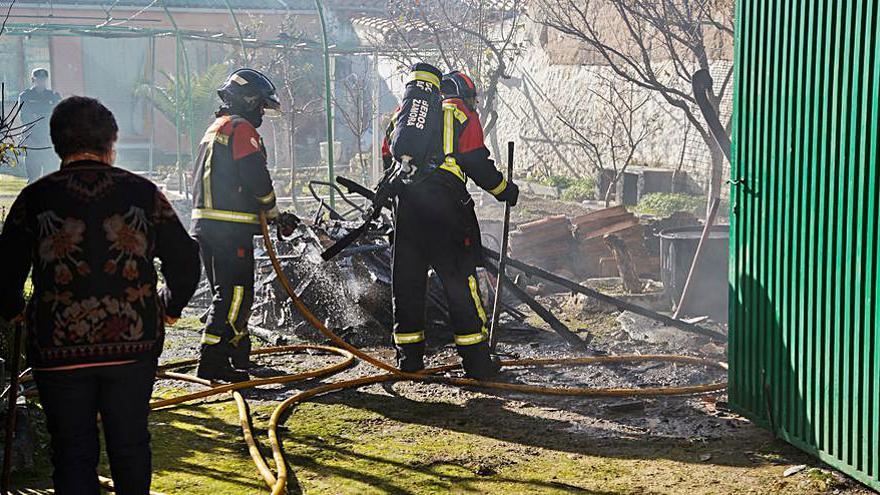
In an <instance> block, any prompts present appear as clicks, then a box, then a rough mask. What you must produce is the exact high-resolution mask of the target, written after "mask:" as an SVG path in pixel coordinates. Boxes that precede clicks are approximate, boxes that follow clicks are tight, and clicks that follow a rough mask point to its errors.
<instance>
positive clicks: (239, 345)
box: [230, 334, 254, 370]
mask: <svg viewBox="0 0 880 495" xmlns="http://www.w3.org/2000/svg"><path fill="white" fill-rule="evenodd" d="M230 357H231V358H232V367H233V368H235V369H237V370H247V369H250V368H253V367H254V363H253V361H251V336H250V335H249V334H244V335H242V336H241V338H240V339H239V340H238V342H234V343H232V350H231V351H230Z"/></svg>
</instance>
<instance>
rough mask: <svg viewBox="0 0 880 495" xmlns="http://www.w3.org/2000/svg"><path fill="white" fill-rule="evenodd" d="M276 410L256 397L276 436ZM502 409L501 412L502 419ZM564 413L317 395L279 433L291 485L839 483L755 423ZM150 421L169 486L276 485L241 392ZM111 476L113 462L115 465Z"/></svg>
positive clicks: (670, 489) (803, 488) (31, 476)
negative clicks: (644, 424) (262, 467)
mask: <svg viewBox="0 0 880 495" xmlns="http://www.w3.org/2000/svg"><path fill="white" fill-rule="evenodd" d="M175 393H178V391H175V390H173V389H170V388H166V389H164V390H162V391H161V394H162V395H164V396H168V395H173V394H175ZM483 400H484V399H481V400H480V401H483ZM485 400H488V401H489V402H494V400H493V399H485ZM273 407H274V405H273V404H267V403H255V404H254V405H253V409H252V411H253V416H254V421H255V423H256V424H255V426H256V434H257V438H258V439H260V440H261V441H262V442H263V443H265V440H264V438H265V430H264V429H263V427H264V426H265V424H266V422H267V420H268V417H269V415H270V414H271V411H272V409H273ZM489 409H492V410H497V411H498V414H494V415H491V416H493V417H489V415H487V414H486V412H487V411H488V410H489ZM554 423H555V422H554V421H552V420H551V421H548V420H546V419H544V420H534V419H533V418H532V419H530V418H528V417H525V416H522V415H519V414H516V413H514V412H510V411H508V412H505V409H504V407H503V402H501V401H497V403H476V404H468V405H467V406H464V405H458V404H452V403H445V402H418V401H411V400H408V399H405V398H403V397H400V396H389V395H387V394H383V393H376V391H375V390H374V391H370V392H348V393H344V394H340V395H332V396H328V397H325V398H322V399H319V401H318V402H316V403H308V404H305V405H303V406H301V407H300V408H299V409H298V410H296V411H295V412H294V413H293V414H292V415H291V416H290V417H289V418H288V419H287V420H286V422H285V423H284V427H283V428H281V429H280V430H279V433H280V435H281V436H282V438H283V441H284V449H285V451H286V452H287V459H288V462H289V464H290V467H291V469H292V472H293V475H294V478H293V479H292V481H291V486H290V493H308V494H399V495H404V494H434V493H517V494H520V493H523V494H525V493H547V494H563V493H591V494H630V493H632V494H635V493H693V494H710V493H711V494H716V493H768V494H769V493H822V492H824V491H825V490H828V491H833V490H834V489H838V488H839V486H838V485H836V484H835V481H834V480H829V479H828V478H827V477H822V476H818V475H810V476H801V477H798V478H793V479H788V478H783V477H782V476H781V475H782V472H783V471H784V470H785V469H786V468H787V467H789V466H790V465H792V464H797V463H800V462H805V461H806V459H805V458H804V457H803V456H802V455H801V454H799V453H798V452H796V451H794V449H792V448H791V447H788V446H786V445H784V444H782V443H780V442H776V441H774V440H773V439H772V438H771V437H770V435H769V434H767V433H765V432H763V431H762V430H758V429H757V428H754V427H751V426H746V427H745V428H744V429H743V430H742V434H741V435H739V436H737V437H735V438H730V439H725V440H724V441H708V442H696V443H692V442H687V441H678V440H665V441H664V440H660V439H657V438H651V437H650V436H643V437H639V436H638V435H635V436H629V437H625V438H624V437H621V438H611V439H609V438H596V439H588V438H585V437H584V436H583V435H572V434H571V433H570V432H569V431H568V430H567V428H566V425H563V424H554ZM560 423H562V422H560ZM150 425H151V431H152V434H153V452H154V467H155V474H154V484H153V487H154V489H155V490H157V491H160V492H163V493H168V494H177V493H180V494H190V495H195V494H206V495H207V494H210V495H216V494H221V493H222V494H251V493H254V494H257V493H265V490H264V485H263V482H262V480H261V479H260V478H259V476H258V474H257V472H256V469H255V468H254V467H253V465H252V463H251V461H250V458H249V456H248V454H247V450H246V448H245V446H244V443H243V442H242V441H241V432H240V428H239V426H238V419H237V413H236V408H235V405H234V403H233V402H232V401H230V400H225V399H221V400H215V401H211V402H208V403H202V404H198V405H193V406H186V407H180V408H175V409H171V410H166V411H161V412H157V413H155V414H153V415H152V416H151V420H150ZM43 437H45V435H43ZM266 453H267V454H269V455H270V453H269V452H268V450H267V451H266ZM46 454H47V452H46V449H45V448H43V449H42V450H41V453H40V462H39V464H38V466H37V467H35V468H34V469H33V470H31V471H29V472H26V473H18V474H17V475H16V477H15V478H16V481H15V486H16V487H19V488H24V487H28V488H45V487H48V486H49V483H48V481H47V480H48V476H49V472H50V468H49V466H48V461H47V455H46ZM101 472H102V473H108V472H109V470H108V468H107V466H106V464H104V465H103V466H102V468H101ZM845 493H863V492H860V491H859V492H850V491H846V492H845Z"/></svg>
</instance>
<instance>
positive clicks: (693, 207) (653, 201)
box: [633, 193, 706, 217]
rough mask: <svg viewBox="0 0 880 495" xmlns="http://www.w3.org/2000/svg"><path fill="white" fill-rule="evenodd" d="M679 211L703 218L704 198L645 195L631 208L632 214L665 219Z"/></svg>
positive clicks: (665, 194)
mask: <svg viewBox="0 0 880 495" xmlns="http://www.w3.org/2000/svg"><path fill="white" fill-rule="evenodd" d="M679 211H686V212H688V213H693V214H694V215H696V216H703V215H704V214H705V212H706V198H705V197H703V196H691V195H688V194H677V193H651V194H648V195H645V196H644V197H643V198H642V199H641V200H639V204H637V205H636V206H635V208H633V212H634V213H638V214H641V215H654V216H658V217H667V216H669V215H672V214H673V213H676V212H679Z"/></svg>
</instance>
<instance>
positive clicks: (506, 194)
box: [495, 182, 519, 206]
mask: <svg viewBox="0 0 880 495" xmlns="http://www.w3.org/2000/svg"><path fill="white" fill-rule="evenodd" d="M495 197H496V198H497V199H498V201H504V202H505V203H507V204H509V205H510V206H516V203H517V201H519V186H517V185H516V184H514V183H513V182H508V183H507V187H505V188H504V190H503V191H501V192H500V193H498V195H497V196H495Z"/></svg>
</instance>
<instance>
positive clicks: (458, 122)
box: [382, 98, 507, 197]
mask: <svg viewBox="0 0 880 495" xmlns="http://www.w3.org/2000/svg"><path fill="white" fill-rule="evenodd" d="M395 120H396V119H394V118H393V119H392V120H391V124H390V125H389V126H388V129H387V131H386V135H385V142H384V143H383V145H382V157H383V159H384V161H385V166H386V167H388V166H390V165H391V160H392V159H393V158H392V156H391V149H390V146H389V143H390V136H391V133H392V132H393V130H394V122H395ZM443 153H444V155H445V158H444V159H443V163H440V164H438V168H439V169H441V170H445V171H446V172H449V173H451V174H453V175H455V176H456V177H458V178H459V179H460V180H461V181H462V183H463V184H467V180H468V178H470V179H471V180H473V181H474V183H476V184H477V185H478V186H480V187H481V188H482V189H484V190H486V191H488V192H489V193H490V194H492V195H493V196H496V197H497V196H498V195H499V194H501V193H503V192H504V190H505V189H507V180H505V179H504V176H503V175H502V174H501V172H499V171H498V169H497V168H495V161H494V160H492V159H491V158H489V149H488V148H486V144H485V142H484V136H483V125H482V123H481V122H480V117H479V116H478V115H477V112H475V111H474V110H472V109H471V108H470V107H468V106H467V105H466V104H465V102H464V101H462V100H461V99H459V98H448V99H446V100H444V101H443Z"/></svg>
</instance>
